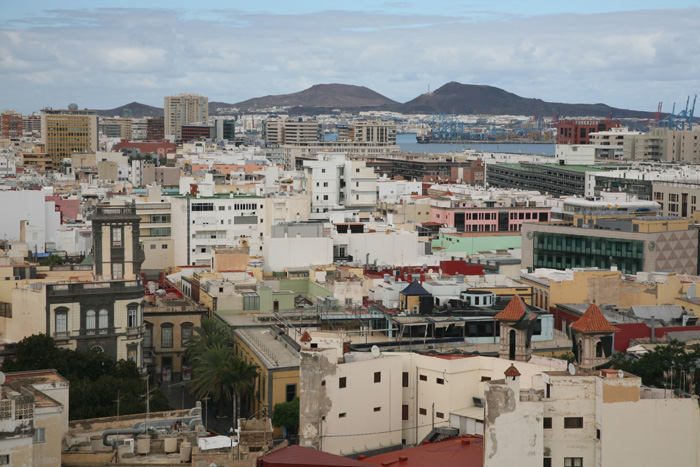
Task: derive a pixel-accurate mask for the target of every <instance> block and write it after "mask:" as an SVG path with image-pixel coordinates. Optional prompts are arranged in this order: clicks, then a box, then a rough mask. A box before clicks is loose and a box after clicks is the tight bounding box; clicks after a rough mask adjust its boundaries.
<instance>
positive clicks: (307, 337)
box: [299, 331, 311, 342]
mask: <svg viewBox="0 0 700 467" xmlns="http://www.w3.org/2000/svg"><path fill="white" fill-rule="evenodd" d="M299 340H300V341H301V342H311V334H309V332H308V331H304V334H302V335H301V339H299Z"/></svg>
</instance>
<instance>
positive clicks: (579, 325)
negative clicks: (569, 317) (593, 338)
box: [571, 303, 620, 333]
mask: <svg viewBox="0 0 700 467" xmlns="http://www.w3.org/2000/svg"><path fill="white" fill-rule="evenodd" d="M571 329H573V330H575V331H579V332H587V333H603V332H606V333H607V332H617V331H619V330H620V329H618V328H616V327H615V326H613V325H612V324H610V322H609V321H608V320H607V319H605V316H603V313H602V312H601V311H600V308H598V306H597V305H596V304H595V303H593V304H591V306H589V307H588V309H587V310H586V312H585V313H584V314H583V316H581V318H580V319H579V320H578V321H576V322H575V323H574V324H573V325H571Z"/></svg>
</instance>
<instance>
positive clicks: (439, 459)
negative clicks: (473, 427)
mask: <svg viewBox="0 0 700 467" xmlns="http://www.w3.org/2000/svg"><path fill="white" fill-rule="evenodd" d="M364 461H365V462H368V463H370V464H373V465H376V466H391V467H433V466H436V465H444V466H447V465H459V466H461V467H482V466H483V465H484V438H483V437H481V436H478V435H471V436H463V437H459V438H452V439H447V440H445V441H440V442H438V443H427V444H424V445H421V446H416V447H414V448H409V449H402V450H400V451H394V452H388V453H386V454H379V455H378V456H372V457H368V458H367V459H364Z"/></svg>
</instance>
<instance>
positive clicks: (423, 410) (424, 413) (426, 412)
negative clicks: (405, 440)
mask: <svg viewBox="0 0 700 467" xmlns="http://www.w3.org/2000/svg"><path fill="white" fill-rule="evenodd" d="M418 413H419V414H421V415H428V411H427V410H425V409H419V410H418Z"/></svg>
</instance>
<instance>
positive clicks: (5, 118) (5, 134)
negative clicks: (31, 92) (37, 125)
mask: <svg viewBox="0 0 700 467" xmlns="http://www.w3.org/2000/svg"><path fill="white" fill-rule="evenodd" d="M0 132H1V134H2V138H3V139H17V138H21V137H22V114H21V113H18V112H12V111H8V112H3V113H2V115H0Z"/></svg>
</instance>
